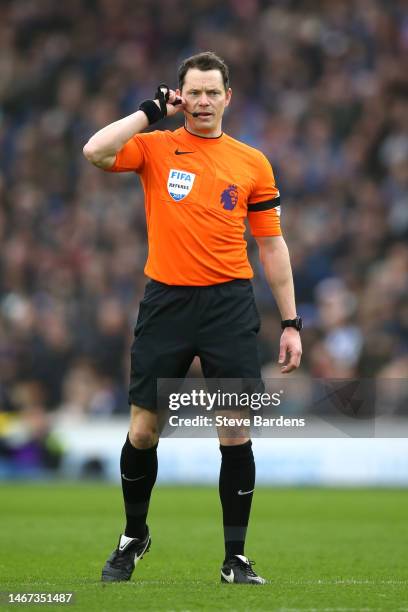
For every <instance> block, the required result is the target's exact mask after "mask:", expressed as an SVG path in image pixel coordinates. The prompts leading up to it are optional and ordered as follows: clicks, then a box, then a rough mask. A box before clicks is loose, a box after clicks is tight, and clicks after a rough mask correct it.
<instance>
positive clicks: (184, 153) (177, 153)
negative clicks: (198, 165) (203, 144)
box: [174, 149, 195, 155]
mask: <svg viewBox="0 0 408 612" xmlns="http://www.w3.org/2000/svg"><path fill="white" fill-rule="evenodd" d="M174 152H175V154H176V155H188V154H189V153H195V151H179V150H178V149H176V150H175V151H174Z"/></svg>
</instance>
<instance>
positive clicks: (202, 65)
mask: <svg viewBox="0 0 408 612" xmlns="http://www.w3.org/2000/svg"><path fill="white" fill-rule="evenodd" d="M190 68H198V70H219V71H220V72H221V76H222V80H223V82H224V88H225V91H226V90H227V89H228V87H229V69H228V66H227V64H226V63H225V62H224V60H223V59H221V58H220V57H219V56H218V55H216V53H214V52H213V51H204V52H203V53H197V54H196V55H192V56H191V57H187V58H186V59H185V60H183V62H182V63H181V64H180V66H179V69H178V83H179V88H180V90H181V89H183V85H184V79H185V76H186V74H187V71H188V70H190Z"/></svg>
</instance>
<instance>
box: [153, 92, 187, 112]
mask: <svg viewBox="0 0 408 612" xmlns="http://www.w3.org/2000/svg"><path fill="white" fill-rule="evenodd" d="M154 102H155V104H157V106H158V107H159V108H160V102H159V100H157V99H156V100H155V101H154ZM175 102H177V104H174V103H175ZM166 108H167V116H168V117H171V116H172V115H175V114H176V113H178V112H179V111H182V110H183V99H182V97H181V96H178V95H177V94H176V92H175V91H174V89H169V99H168V101H167V103H166Z"/></svg>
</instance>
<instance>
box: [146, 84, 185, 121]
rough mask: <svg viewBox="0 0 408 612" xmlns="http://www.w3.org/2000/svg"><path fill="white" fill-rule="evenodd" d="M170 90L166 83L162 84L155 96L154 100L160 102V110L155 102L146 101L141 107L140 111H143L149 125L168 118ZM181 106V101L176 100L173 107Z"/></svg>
mask: <svg viewBox="0 0 408 612" xmlns="http://www.w3.org/2000/svg"><path fill="white" fill-rule="evenodd" d="M169 95H170V89H169V87H168V86H167V85H166V84H165V83H161V84H160V85H159V86H158V88H157V91H156V93H155V94H154V100H158V101H159V104H160V108H159V107H158V106H157V104H156V102H154V100H144V102H142V103H141V105H140V106H139V110H141V111H143V112H144V114H145V115H146V117H147V120H148V121H149V125H151V124H152V123H156V121H160V119H164V118H165V117H166V116H167V102H168V101H169ZM177 104H181V100H176V101H175V102H173V105H174V106H176V105H177Z"/></svg>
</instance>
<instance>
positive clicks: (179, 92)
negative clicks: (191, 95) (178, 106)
mask: <svg viewBox="0 0 408 612" xmlns="http://www.w3.org/2000/svg"><path fill="white" fill-rule="evenodd" d="M176 96H180V98H181V91H180V90H179V88H178V87H177V89H176Z"/></svg>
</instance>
